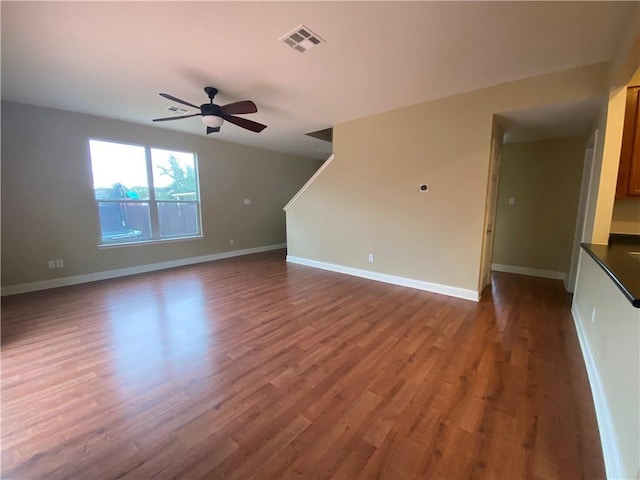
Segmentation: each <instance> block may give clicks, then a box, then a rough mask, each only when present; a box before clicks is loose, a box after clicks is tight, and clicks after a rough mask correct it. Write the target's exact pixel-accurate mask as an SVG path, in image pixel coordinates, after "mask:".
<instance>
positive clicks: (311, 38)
mask: <svg viewBox="0 0 640 480" xmlns="http://www.w3.org/2000/svg"><path fill="white" fill-rule="evenodd" d="M280 41H282V42H284V43H286V44H287V45H289V46H290V47H291V48H293V49H294V50H297V51H298V52H300V53H302V52H306V51H307V50H310V49H312V48H313V47H315V46H316V45H319V44H321V43H325V41H324V40H322V38H320V36H319V35H316V34H315V33H313V32H312V31H311V29H309V28H307V27H305V26H304V25H300V26H299V27H298V28H296V29H295V30H294V31H293V32H291V33H288V34H287V35H285V36H284V37H282V38H281V39H280Z"/></svg>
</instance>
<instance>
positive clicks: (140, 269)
mask: <svg viewBox="0 0 640 480" xmlns="http://www.w3.org/2000/svg"><path fill="white" fill-rule="evenodd" d="M286 247H287V244H286V243H279V244H277V245H266V246H264V247H254V248H245V249H243V250H232V251H229V252H221V253H214V254H211V255H203V256H200V257H190V258H181V259H178V260H170V261H168V262H160V263H150V264H147V265H138V266H136V267H127V268H118V269H116V270H106V271H104V272H95V273H87V274H84V275H73V276H71V277H60V278H53V279H51V280H42V281H39V282H31V283H22V284H19V285H8V286H6V287H2V292H1V293H0V296H3V297H4V296H7V295H16V294H18V293H27V292H35V291H36V290H46V289H49V288H57V287H65V286H68V285H77V284H79V283H89V282H96V281H98V280H107V279H109V278H116V277H126V276H127V275H136V274H138V273H147V272H154V271H156V270H165V269H167V268H174V267H182V266H185V265H193V264H195V263H204V262H211V261H213V260H221V259H223V258H231V257H239V256H241V255H250V254H252V253H260V252H268V251H271V250H279V249H281V248H286Z"/></svg>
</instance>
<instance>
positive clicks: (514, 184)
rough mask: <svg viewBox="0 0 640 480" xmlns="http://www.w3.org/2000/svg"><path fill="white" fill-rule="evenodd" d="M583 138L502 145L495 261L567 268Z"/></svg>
mask: <svg viewBox="0 0 640 480" xmlns="http://www.w3.org/2000/svg"><path fill="white" fill-rule="evenodd" d="M585 143H586V142H585V140H584V138H582V137H569V138H556V139H548V140H540V141H533V142H522V143H510V144H505V145H504V147H503V149H502V168H501V174H500V190H499V194H498V210H497V217H496V231H495V240H494V244H493V263H497V264H501V265H509V266H517V267H525V268H532V269H537V270H547V271H553V272H559V273H564V274H568V272H569V267H570V263H571V253H572V248H573V237H574V230H575V224H576V215H577V210H578V199H579V196H580V185H581V176H582V164H583V159H584V152H585ZM510 198H513V199H514V201H515V203H514V204H513V205H510V204H509V199H510Z"/></svg>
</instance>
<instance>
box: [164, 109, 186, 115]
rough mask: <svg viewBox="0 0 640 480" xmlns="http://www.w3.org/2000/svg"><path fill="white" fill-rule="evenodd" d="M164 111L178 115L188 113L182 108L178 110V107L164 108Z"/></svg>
mask: <svg viewBox="0 0 640 480" xmlns="http://www.w3.org/2000/svg"><path fill="white" fill-rule="evenodd" d="M165 111H167V112H171V113H177V114H179V115H183V114H185V113H188V112H189V110H185V109H184V108H180V107H167V108H165Z"/></svg>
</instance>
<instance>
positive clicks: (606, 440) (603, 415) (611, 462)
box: [571, 305, 629, 479]
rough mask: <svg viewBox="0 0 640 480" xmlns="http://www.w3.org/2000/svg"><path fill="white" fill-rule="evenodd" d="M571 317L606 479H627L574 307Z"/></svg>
mask: <svg viewBox="0 0 640 480" xmlns="http://www.w3.org/2000/svg"><path fill="white" fill-rule="evenodd" d="M571 316H572V317H573V323H574V324H575V326H576V332H577V333H578V342H579V343H580V349H581V350H582V357H583V358H584V364H585V366H586V367H587V376H588V377H589V384H590V385H591V394H592V396H593V404H594V406H595V409H596V418H597V420H598V428H599V430H600V442H601V443H602V455H603V457H604V467H605V469H606V472H607V478H608V479H625V478H629V477H628V476H627V475H626V474H625V471H624V464H623V463H622V457H621V456H620V449H619V448H618V440H617V437H616V432H615V428H614V425H613V419H612V418H611V410H610V409H609V402H607V396H606V395H605V392H604V387H603V386H602V380H600V374H599V373H598V367H597V366H596V362H595V359H594V358H593V354H592V353H591V347H589V341H588V340H587V337H586V335H585V333H584V330H583V329H582V323H583V321H582V318H581V317H580V314H579V313H578V310H577V309H576V307H575V305H572V307H571Z"/></svg>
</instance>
